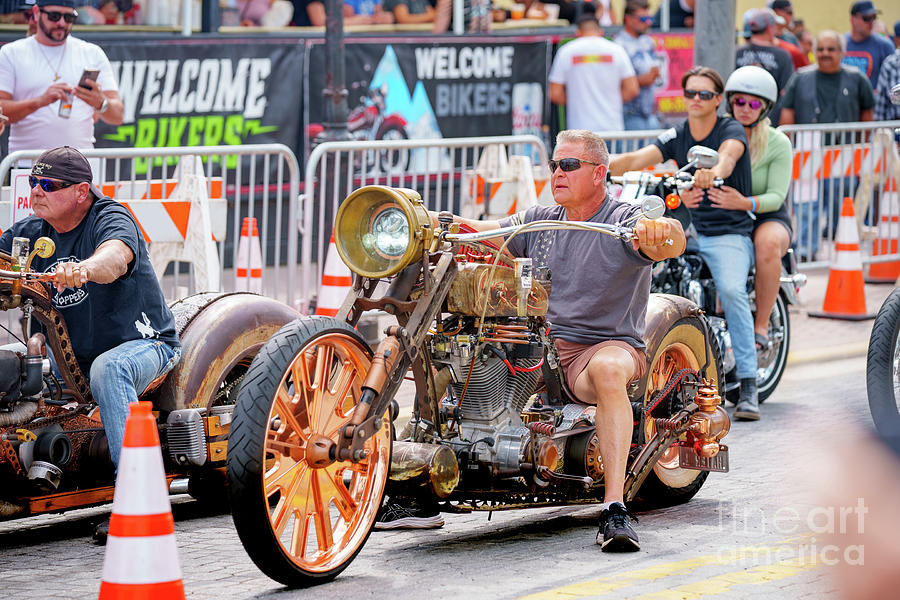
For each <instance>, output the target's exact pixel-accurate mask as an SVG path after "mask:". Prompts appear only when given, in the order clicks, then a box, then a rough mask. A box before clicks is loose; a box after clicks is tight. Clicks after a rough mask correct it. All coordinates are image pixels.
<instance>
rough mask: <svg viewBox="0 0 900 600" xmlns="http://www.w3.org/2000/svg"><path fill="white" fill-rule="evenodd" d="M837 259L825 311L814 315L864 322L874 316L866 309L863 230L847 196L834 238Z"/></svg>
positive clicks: (824, 306) (829, 274)
mask: <svg viewBox="0 0 900 600" xmlns="http://www.w3.org/2000/svg"><path fill="white" fill-rule="evenodd" d="M834 249H835V254H836V256H835V259H834V262H833V263H832V264H831V271H830V272H829V273H828V288H827V289H826V290H825V302H824V304H823V306H822V311H821V312H810V313H809V316H811V317H827V318H831V319H846V320H849V321H862V320H864V319H874V318H875V315H874V314H871V313H867V312H866V290H865V284H864V283H863V273H862V256H860V254H859V232H858V231H857V230H856V217H855V216H854V215H853V200H852V199H851V198H844V205H843V206H842V207H841V217H840V219H838V226H837V233H836V235H835V240H834Z"/></svg>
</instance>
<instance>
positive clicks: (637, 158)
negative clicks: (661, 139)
mask: <svg viewBox="0 0 900 600" xmlns="http://www.w3.org/2000/svg"><path fill="white" fill-rule="evenodd" d="M662 160H663V155H662V152H660V150H659V148H657V147H656V146H654V145H652V144H651V145H649V146H644V147H643V148H641V149H640V150H635V151H634V152H626V153H625V154H615V155H612V156H610V157H609V174H610V175H622V174H623V173H625V172H626V171H637V170H639V169H643V168H645V167H652V166H653V165H658V164H659V163H661V162H662Z"/></svg>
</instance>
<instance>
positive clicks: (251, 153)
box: [0, 144, 300, 305]
mask: <svg viewBox="0 0 900 600" xmlns="http://www.w3.org/2000/svg"><path fill="white" fill-rule="evenodd" d="M82 153H83V154H84V155H85V156H86V157H87V158H88V160H89V161H92V163H95V164H96V163H97V161H96V160H95V159H98V160H99V164H100V165H101V166H100V168H99V173H95V175H96V176H97V177H98V178H99V180H98V181H96V182H95V183H98V184H99V185H100V186H102V187H103V188H104V193H106V190H116V191H118V192H119V193H120V195H121V196H123V197H117V198H116V199H117V200H123V201H127V200H136V199H140V195H141V194H143V195H144V197H146V198H148V199H149V198H153V199H165V198H168V197H169V194H170V193H171V192H172V191H173V189H174V187H175V186H176V185H177V183H178V181H177V179H176V176H177V167H178V163H179V161H180V160H181V159H182V158H183V157H193V156H197V157H199V158H200V160H201V162H202V164H203V171H204V176H205V177H206V183H207V192H208V193H209V194H210V195H211V196H212V195H213V182H214V181H215V182H216V187H215V190H216V192H217V193H218V194H221V195H222V196H224V199H225V204H226V209H225V210H226V224H225V236H224V239H221V240H217V242H219V243H218V244H217V245H218V253H219V267H220V275H221V277H220V280H221V282H222V286H223V288H224V290H225V291H232V290H235V289H238V288H239V282H238V278H237V275H236V271H235V269H234V266H235V265H236V264H237V261H238V245H239V244H238V242H239V238H240V234H241V224H242V221H243V218H244V217H255V218H256V219H257V221H258V223H259V233H260V246H261V250H262V264H263V281H262V293H264V294H265V295H267V296H271V297H274V298H278V299H279V300H282V301H284V302H286V303H288V304H290V305H293V304H294V301H295V293H296V284H295V282H296V277H297V270H298V268H297V248H298V240H297V230H296V229H294V228H292V227H290V225H291V224H293V223H294V221H295V219H296V215H295V211H296V206H297V203H296V202H295V201H294V199H296V198H298V196H299V185H300V166H299V163H298V162H297V158H296V156H294V153H293V151H292V150H291V149H290V148H289V147H287V146H285V145H283V144H259V145H244V146H196V147H179V148H95V149H92V150H83V151H82ZM40 154H41V151H37V150H35V151H24V150H23V151H17V152H13V153H11V154H9V155H8V156H6V157H5V158H4V159H3V161H2V162H0V181H4V182H6V181H8V180H9V178H8V175H9V174H10V171H11V170H12V169H13V168H15V166H16V165H18V164H20V161H22V162H23V163H25V164H28V165H30V164H31V162H32V161H33V160H34V159H36V158H37V157H38V156H39V155H40ZM4 192H5V196H4V200H8V199H10V198H11V196H12V195H13V194H12V190H10V191H8V192H7V191H6V190H4ZM132 195H134V196H138V198H132V197H124V196H132ZM0 210H4V207H3V206H2V205H0ZM6 210H9V209H8V208H7V209H6ZM173 220H174V219H173ZM186 220H187V217H185V216H184V215H182V219H181V221H186ZM138 221H139V222H140V218H138ZM177 225H178V224H176V226H177ZM181 225H182V226H183V225H184V223H181ZM183 233H184V232H183V231H182V234H183ZM151 245H152V240H151ZM186 264H187V265H190V263H186ZM189 271H190V267H185V264H183V263H182V264H177V263H176V264H174V266H173V267H171V268H170V269H169V271H167V272H168V273H171V275H170V276H168V275H167V277H166V278H165V280H166V281H164V291H165V293H166V297H167V298H169V299H170V300H171V299H175V298H176V297H179V296H182V295H184V294H185V293H186V292H188V291H206V290H194V289H192V287H193V286H191V285H190V283H191V277H190V272H189ZM248 271H249V269H248ZM241 283H243V282H241Z"/></svg>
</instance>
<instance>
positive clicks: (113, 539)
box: [100, 402, 184, 600]
mask: <svg viewBox="0 0 900 600" xmlns="http://www.w3.org/2000/svg"><path fill="white" fill-rule="evenodd" d="M151 410H152V405H151V403H150V402H134V403H132V404H131V405H130V406H129V415H128V420H127V421H126V422H125V438H124V440H123V442H122V455H121V457H120V459H119V473H118V476H117V477H116V491H115V495H114V496H113V507H112V516H111V517H110V520H109V537H108V538H107V540H106V556H105V557H104V559H103V581H102V583H101V584H100V600H119V599H122V600H126V599H127V600H142V599H147V600H150V599H153V600H174V599H183V598H184V584H183V583H182V581H181V567H179V566H178V549H177V547H176V545H175V521H174V520H173V518H172V506H171V505H170V504H169V493H168V486H167V485H166V473H165V470H164V469H163V459H162V451H161V450H160V447H159V434H158V433H157V430H156V419H154V418H153V413H152V412H151Z"/></svg>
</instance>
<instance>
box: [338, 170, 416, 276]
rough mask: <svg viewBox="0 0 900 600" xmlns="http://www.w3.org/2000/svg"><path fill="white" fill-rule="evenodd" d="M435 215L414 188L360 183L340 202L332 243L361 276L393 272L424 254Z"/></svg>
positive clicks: (388, 274) (344, 259) (352, 269)
mask: <svg viewBox="0 0 900 600" xmlns="http://www.w3.org/2000/svg"><path fill="white" fill-rule="evenodd" d="M431 238H432V231H431V217H429V216H428V211H427V210H425V207H424V206H423V204H422V198H421V196H419V193H418V192H416V191H415V190H410V189H406V188H390V187H386V186H382V185H368V186H366V187H362V188H360V189H358V190H356V191H355V192H353V193H352V194H350V195H349V196H347V198H346V199H345V200H344V201H343V202H342V203H341V206H340V208H339V209H338V213H337V217H336V218H335V222H334V243H335V246H337V251H338V254H340V255H341V260H343V261H344V263H345V264H346V265H347V266H348V267H350V270H351V271H353V272H354V273H356V274H357V275H361V276H363V277H372V278H379V277H389V276H391V275H394V274H396V273H398V272H400V270H402V269H403V268H404V267H406V266H407V265H408V264H410V263H412V262H413V261H416V260H419V259H420V258H421V257H422V251H423V248H424V247H425V245H426V244H430V243H431Z"/></svg>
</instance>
